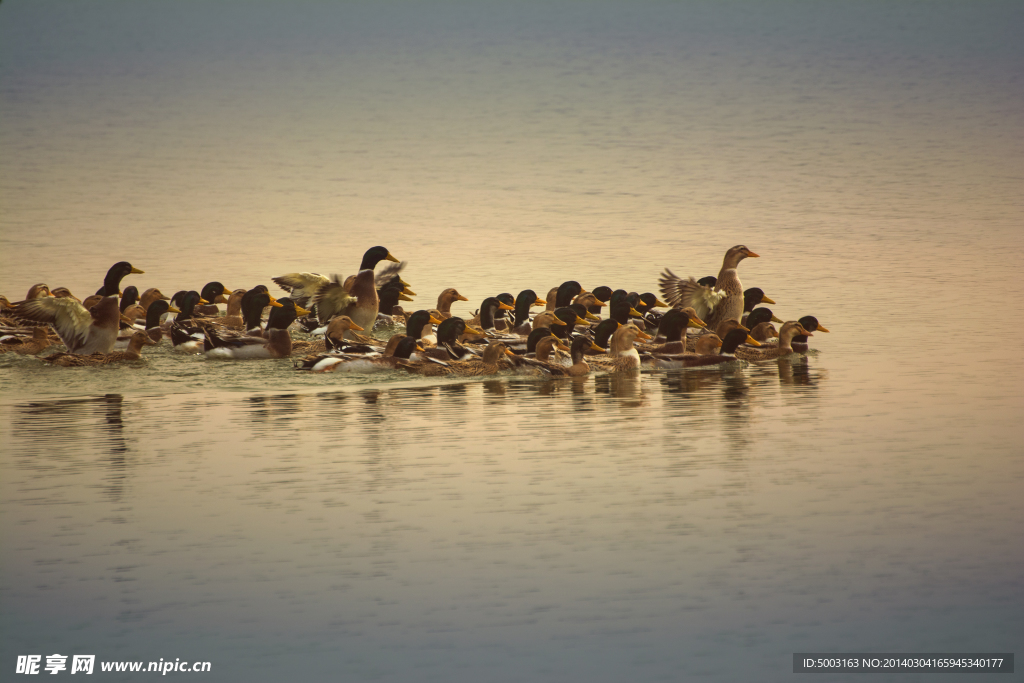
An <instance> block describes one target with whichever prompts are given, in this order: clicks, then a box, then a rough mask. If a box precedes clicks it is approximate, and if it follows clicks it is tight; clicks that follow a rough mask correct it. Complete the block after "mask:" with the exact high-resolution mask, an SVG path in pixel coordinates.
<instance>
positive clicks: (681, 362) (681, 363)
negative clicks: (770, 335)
mask: <svg viewBox="0 0 1024 683" xmlns="http://www.w3.org/2000/svg"><path fill="white" fill-rule="evenodd" d="M715 336H717V335H704V336H702V337H701V338H700V339H698V340H697V341H698V343H700V344H701V345H702V346H701V347H700V348H701V351H703V352H704V353H702V354H698V353H694V354H686V355H684V356H682V357H678V356H677V357H674V358H666V359H661V361H658V360H657V359H656V360H655V364H656V365H657V366H658V367H660V368H662V369H666V370H673V369H679V368H697V367H705V366H708V365H721V364H722V363H731V362H733V361H735V360H737V358H738V356H737V354H736V350H737V348H739V345H740V344H742V343H744V342H747V343H748V344H749V343H751V340H750V339H749V338H748V336H747V333H746V332H744V331H743V330H741V329H734V330H732V331H731V332H730V333H729V334H727V335H726V336H725V339H722V340H721V349H720V350H719V352H718V354H717V355H712V354H709V353H707V348H706V347H705V346H704V345H706V344H710V343H714V342H715V341H716V340H714V339H710V338H711V337H715ZM753 343H754V345H757V342H756V341H755V342H753ZM673 361H675V362H673Z"/></svg>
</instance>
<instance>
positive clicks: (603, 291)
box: [591, 285, 612, 303]
mask: <svg viewBox="0 0 1024 683" xmlns="http://www.w3.org/2000/svg"><path fill="white" fill-rule="evenodd" d="M591 294H593V295H594V296H596V297H597V300H598V301H603V302H604V303H608V300H609V299H611V298H612V289H611V287H605V286H604V285H602V286H600V287H594V289H593V291H591Z"/></svg>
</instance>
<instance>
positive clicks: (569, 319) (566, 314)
mask: <svg viewBox="0 0 1024 683" xmlns="http://www.w3.org/2000/svg"><path fill="white" fill-rule="evenodd" d="M555 317H556V318H558V319H559V320H561V321H562V322H563V323H564V325H555V326H554V327H553V328H552V329H551V331H552V332H553V333H554V334H555V336H556V337H558V338H559V339H567V338H568V337H569V335H571V334H572V332H573V329H574V328H575V326H576V318H578V317H579V316H578V315H577V314H576V311H574V310H572V309H571V308H569V307H568V306H563V307H562V308H556V309H555Z"/></svg>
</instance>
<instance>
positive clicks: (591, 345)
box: [590, 342, 604, 353]
mask: <svg viewBox="0 0 1024 683" xmlns="http://www.w3.org/2000/svg"><path fill="white" fill-rule="evenodd" d="M590 350H591V351H597V352H598V353H604V349H602V348H601V347H600V346H598V345H597V344H595V343H594V342H590Z"/></svg>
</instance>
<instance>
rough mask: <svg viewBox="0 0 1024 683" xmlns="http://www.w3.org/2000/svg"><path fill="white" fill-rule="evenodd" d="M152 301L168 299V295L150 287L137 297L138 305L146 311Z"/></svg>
mask: <svg viewBox="0 0 1024 683" xmlns="http://www.w3.org/2000/svg"><path fill="white" fill-rule="evenodd" d="M154 301H170V297H168V296H166V295H164V293H163V292H161V291H160V290H159V289H157V288H156V287H150V288H149V289H147V290H146V291H144V292H143V293H142V295H141V296H140V297H139V305H140V306H142V307H143V308H144V309H146V310H147V311H148V310H149V307H150V305H151V304H152V303H153V302H154Z"/></svg>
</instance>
